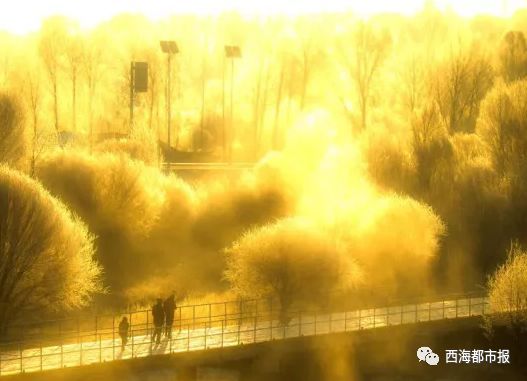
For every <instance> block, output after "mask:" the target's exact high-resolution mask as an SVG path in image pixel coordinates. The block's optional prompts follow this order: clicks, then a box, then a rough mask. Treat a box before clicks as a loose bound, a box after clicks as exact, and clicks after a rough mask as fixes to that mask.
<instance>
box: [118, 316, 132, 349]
mask: <svg viewBox="0 0 527 381" xmlns="http://www.w3.org/2000/svg"><path fill="white" fill-rule="evenodd" d="M129 328H130V324H129V323H128V319H127V318H126V316H125V317H123V319H122V320H121V322H120V323H119V336H121V351H124V348H125V346H126V343H128V329H129Z"/></svg>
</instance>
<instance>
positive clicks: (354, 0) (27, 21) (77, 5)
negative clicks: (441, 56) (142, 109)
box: [0, 0, 527, 34]
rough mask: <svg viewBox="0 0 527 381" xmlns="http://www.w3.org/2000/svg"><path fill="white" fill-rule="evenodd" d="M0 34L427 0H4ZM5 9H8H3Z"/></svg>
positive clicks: (387, 7)
mask: <svg viewBox="0 0 527 381" xmlns="http://www.w3.org/2000/svg"><path fill="white" fill-rule="evenodd" d="M4 1H5V2H6V4H3V5H2V9H1V12H0V30H8V31H10V32H12V33H16V34H24V33H27V32H31V31H35V30H38V29H39V28H40V24H41V21H42V19H43V18H46V17H48V16H50V15H54V14H61V15H65V16H68V17H70V18H73V19H76V20H77V21H78V22H79V23H80V25H81V26H82V27H85V28H91V27H93V26H95V25H97V24H98V23H99V22H101V21H104V20H108V19H110V18H111V17H112V16H114V15H116V14H119V13H123V12H132V13H142V14H144V15H145V16H147V17H149V18H150V19H152V20H158V19H162V18H164V17H166V16H168V15H170V14H174V13H200V14H216V13H219V12H222V11H225V10H232V9H235V10H237V11H239V12H240V13H242V14H263V15H268V14H276V13H285V14H298V13H302V12H317V11H335V10H349V9H351V10H353V11H355V12H356V13H359V14H361V15H362V16H369V15H371V14H374V13H378V12H384V11H387V12H398V13H402V14H413V13H415V12H417V11H419V10H420V9H422V6H423V3H424V1H425V0H398V1H397V0H192V1H188V0H90V1H86V0H14V1H7V0H4ZM435 3H436V5H437V6H438V7H439V8H441V9H445V8H449V7H450V8H451V9H453V10H454V11H455V12H457V13H459V14H461V15H463V16H473V15H475V14H481V13H485V14H493V15H496V16H509V15H511V14H512V13H514V11H515V10H517V9H518V8H521V7H525V6H527V2H526V1H525V0H436V1H435ZM7 4H9V5H7Z"/></svg>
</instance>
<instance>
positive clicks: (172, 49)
mask: <svg viewBox="0 0 527 381" xmlns="http://www.w3.org/2000/svg"><path fill="white" fill-rule="evenodd" d="M159 44H160V45H161V50H162V51H163V53H166V54H167V85H166V86H167V96H166V99H167V101H166V107H167V148H168V151H167V153H168V152H169V151H170V148H171V146H172V145H171V136H170V132H171V131H170V124H171V119H172V55H174V54H177V53H179V48H178V46H177V44H176V41H172V40H169V41H160V42H159Z"/></svg>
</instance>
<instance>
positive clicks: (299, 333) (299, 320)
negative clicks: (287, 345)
mask: <svg viewBox="0 0 527 381" xmlns="http://www.w3.org/2000/svg"><path fill="white" fill-rule="evenodd" d="M300 336H302V310H298V337H300Z"/></svg>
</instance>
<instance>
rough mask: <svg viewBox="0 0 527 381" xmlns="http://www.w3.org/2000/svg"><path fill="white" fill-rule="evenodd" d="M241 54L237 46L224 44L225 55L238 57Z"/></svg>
mask: <svg viewBox="0 0 527 381" xmlns="http://www.w3.org/2000/svg"><path fill="white" fill-rule="evenodd" d="M241 56H242V52H241V49H240V47H239V46H236V45H225V57H227V58H240V57H241Z"/></svg>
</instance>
